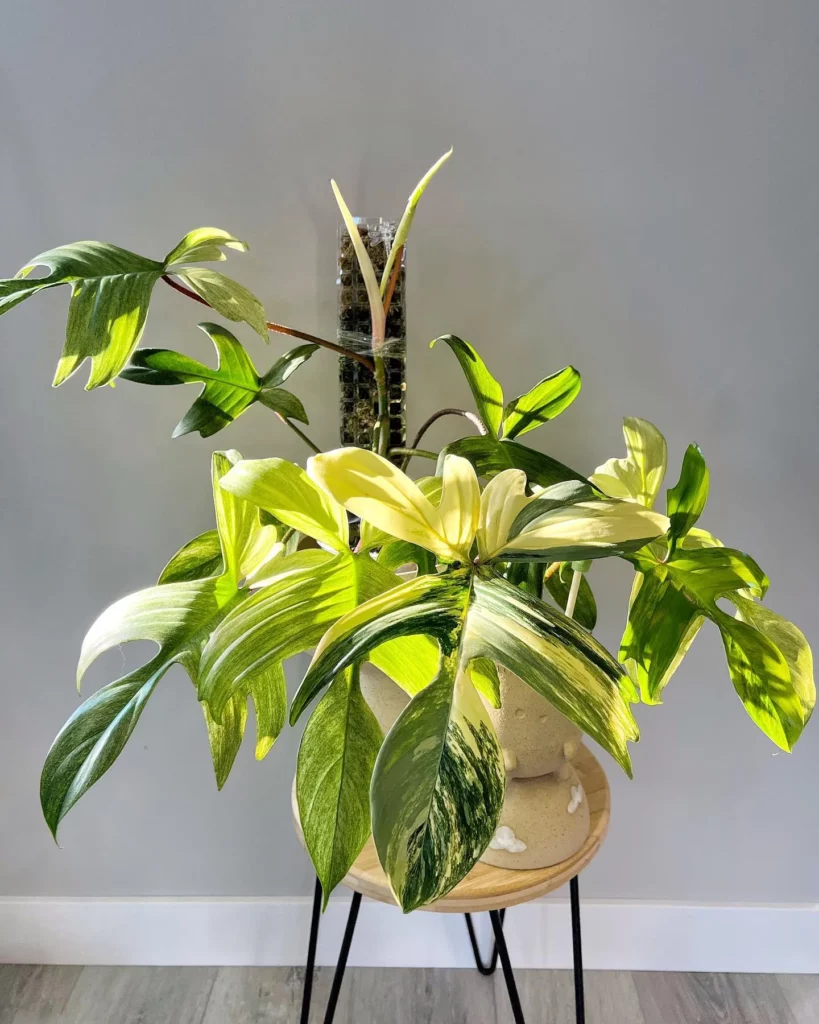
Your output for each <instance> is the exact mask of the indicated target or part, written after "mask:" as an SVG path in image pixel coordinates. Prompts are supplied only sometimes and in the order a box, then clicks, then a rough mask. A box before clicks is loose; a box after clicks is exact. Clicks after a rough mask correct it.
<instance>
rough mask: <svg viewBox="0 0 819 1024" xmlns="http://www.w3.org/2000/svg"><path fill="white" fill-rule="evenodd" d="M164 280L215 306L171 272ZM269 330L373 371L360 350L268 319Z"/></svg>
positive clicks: (209, 306)
mask: <svg viewBox="0 0 819 1024" xmlns="http://www.w3.org/2000/svg"><path fill="white" fill-rule="evenodd" d="M162 280H163V281H164V282H165V284H169V285H170V286H171V288H173V289H174V291H177V292H179V293H180V294H181V295H187V297H188V298H189V299H193V300H194V302H199V303H201V304H202V305H203V306H207V307H208V309H213V306H211V304H210V303H209V302H208V301H207V300H206V299H203V298H202V296H201V295H197V294H196V292H193V291H191V290H190V288H186V287H185V286H184V285H183V284H180V283H179V282H178V281H175V280H174V279H173V278H172V277H171V276H170V274H163V275H162ZM266 324H267V329H268V331H273V332H274V333H276V334H286V335H287V336H288V337H290V338H299V339H300V340H301V341H310V342H312V343H313V344H314V345H321V347H322V348H328V349H329V350H330V351H331V352H338V354H339V355H341V356H347V358H348V359H354V360H355V361H356V362H357V363H361V365H362V366H366V367H367V369H368V370H369V371H370V373H372V372H373V369H374V367H373V362H372V360H371V359H368V358H367V357H366V356H362V355H361V354H360V353H358V352H353V350H352V349H349V348H344V346H343V345H336V344H335V342H332V341H326V340H325V339H324V338H318V337H316V335H315V334H307V333H306V332H305V331H297V330H296V329H295V328H294V327H285V326H284V325H283V324H276V323H273V322H272V321H270V320H267V321H266Z"/></svg>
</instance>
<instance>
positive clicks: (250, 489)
mask: <svg viewBox="0 0 819 1024" xmlns="http://www.w3.org/2000/svg"><path fill="white" fill-rule="evenodd" d="M221 482H222V487H223V488H224V489H225V490H226V491H230V493H231V494H237V495H238V496H239V497H240V498H244V499H245V501H249V502H251V503H252V504H253V505H258V506H259V508H263V509H265V511H267V512H270V513H271V514H272V515H274V516H275V517H276V518H277V519H280V520H281V521H282V522H283V523H286V524H287V526H290V527H292V528H293V529H295V530H298V531H299V532H300V533H305V534H307V536H308V537H312V538H313V539H314V540H317V541H320V542H321V543H323V544H327V545H328V547H331V548H332V549H333V550H334V551H343V550H345V549H346V548H347V546H348V544H349V527H348V525H347V514H346V513H345V511H344V509H343V508H342V507H341V506H340V505H339V504H338V502H337V501H334V499H333V498H332V497H331V496H330V494H329V493H327V492H326V490H322V489H321V488H320V487H317V486H316V484H315V483H313V481H312V480H311V479H310V477H309V476H308V475H307V473H305V471H304V470H303V469H302V468H301V467H300V466H297V465H295V464H294V463H292V462H288V461H287V460H286V459H244V460H243V461H241V462H239V463H237V464H236V465H235V466H234V467H233V469H231V471H230V472H229V473H228V474H227V475H226V476H224V477H222V481H221Z"/></svg>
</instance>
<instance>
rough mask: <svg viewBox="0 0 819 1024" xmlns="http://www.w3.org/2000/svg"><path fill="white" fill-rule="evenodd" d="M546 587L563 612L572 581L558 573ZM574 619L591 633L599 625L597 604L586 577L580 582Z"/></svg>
mask: <svg viewBox="0 0 819 1024" xmlns="http://www.w3.org/2000/svg"><path fill="white" fill-rule="evenodd" d="M541 568H542V566H541ZM545 586H546V589H547V590H548V592H549V594H550V595H551V597H552V599H553V600H554V602H555V604H556V605H557V606H558V608H560V610H561V611H563V610H564V609H565V608H566V602H567V601H568V600H569V589H570V588H571V580H570V579H569V580H563V579H561V577H560V573H557V572H556V573H553V574H552V575H551V576H550V577H549V578H548V579H547V580H546V581H545ZM572 618H574V620H575V621H576V622H579V623H580V625H581V626H582V627H583V628H584V629H588V630H589V631H590V632H591V630H593V629H594V627H595V626H596V625H597V602H596V601H595V599H594V594H593V593H592V589H591V587H590V586H589V581H588V580H587V579H586V577H585V575H584V576H583V577H582V579H581V580H580V590H579V591H578V592H577V603H576V604H575V606H574V615H573V616H572Z"/></svg>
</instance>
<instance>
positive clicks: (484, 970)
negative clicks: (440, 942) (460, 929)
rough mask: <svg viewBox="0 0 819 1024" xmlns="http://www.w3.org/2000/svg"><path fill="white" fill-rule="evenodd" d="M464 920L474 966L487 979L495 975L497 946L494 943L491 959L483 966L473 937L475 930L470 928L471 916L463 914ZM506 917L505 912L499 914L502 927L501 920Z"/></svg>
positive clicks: (476, 941) (476, 942)
mask: <svg viewBox="0 0 819 1024" xmlns="http://www.w3.org/2000/svg"><path fill="white" fill-rule="evenodd" d="M464 917H465V918H466V930H467V931H468V932H469V941H470V943H471V944H472V952H473V953H474V955H475V966H476V967H477V968H478V970H479V971H480V972H481V974H482V975H483V976H484V977H486V978H488V977H489V975H490V974H494V973H495V969H496V968H497V966H498V944H497V942H496V943H494V945H493V946H492V957H491V959H490V961H489V963H488V964H485V963H484V962H483V960H482V959H481V951H480V949H478V940H477V938H476V936H475V929H474V928H473V926H472V915H471V914H464ZM505 917H506V910H505V909H504V910H502V911H501V912H500V922H501V925H503V919H504V918H505Z"/></svg>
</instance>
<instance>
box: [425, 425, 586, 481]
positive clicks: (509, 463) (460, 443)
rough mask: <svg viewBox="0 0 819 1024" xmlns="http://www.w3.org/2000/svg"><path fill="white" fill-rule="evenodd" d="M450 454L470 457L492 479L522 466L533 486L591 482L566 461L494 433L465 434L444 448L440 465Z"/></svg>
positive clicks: (481, 475)
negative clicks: (566, 464)
mask: <svg viewBox="0 0 819 1024" xmlns="http://www.w3.org/2000/svg"><path fill="white" fill-rule="evenodd" d="M447 455H460V456H462V457H463V458H465V459H469V461H470V462H471V463H472V465H473V466H474V467H475V472H476V473H477V474H478V476H479V477H484V478H486V479H488V480H490V479H491V478H492V477H493V476H497V475H498V473H502V472H503V471H504V470H505V469H522V470H523V472H524V473H525V474H526V480H527V482H528V484H529V485H530V486H536V487H551V486H552V484H557V483H562V482H563V481H564V480H579V481H580V482H581V483H588V481H587V480H586V478H585V477H584V476H581V474H580V473H576V472H575V471H574V470H573V469H570V468H569V467H568V466H564V465H563V463H562V462H558V461H557V460H556V459H552V458H550V457H549V456H548V455H543V454H542V452H538V451H535V450H534V448H527V447H526V446H525V445H522V444H518V442H517V441H508V440H503V441H498V440H496V439H495V438H494V437H462V438H460V439H459V440H457V441H453V442H452V443H451V444H448V445H447V446H446V447H445V448H443V449H442V451H441V454H440V457H439V459H438V465H439V467H440V465H441V462H442V460H443V459H444V457H445V456H447Z"/></svg>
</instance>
